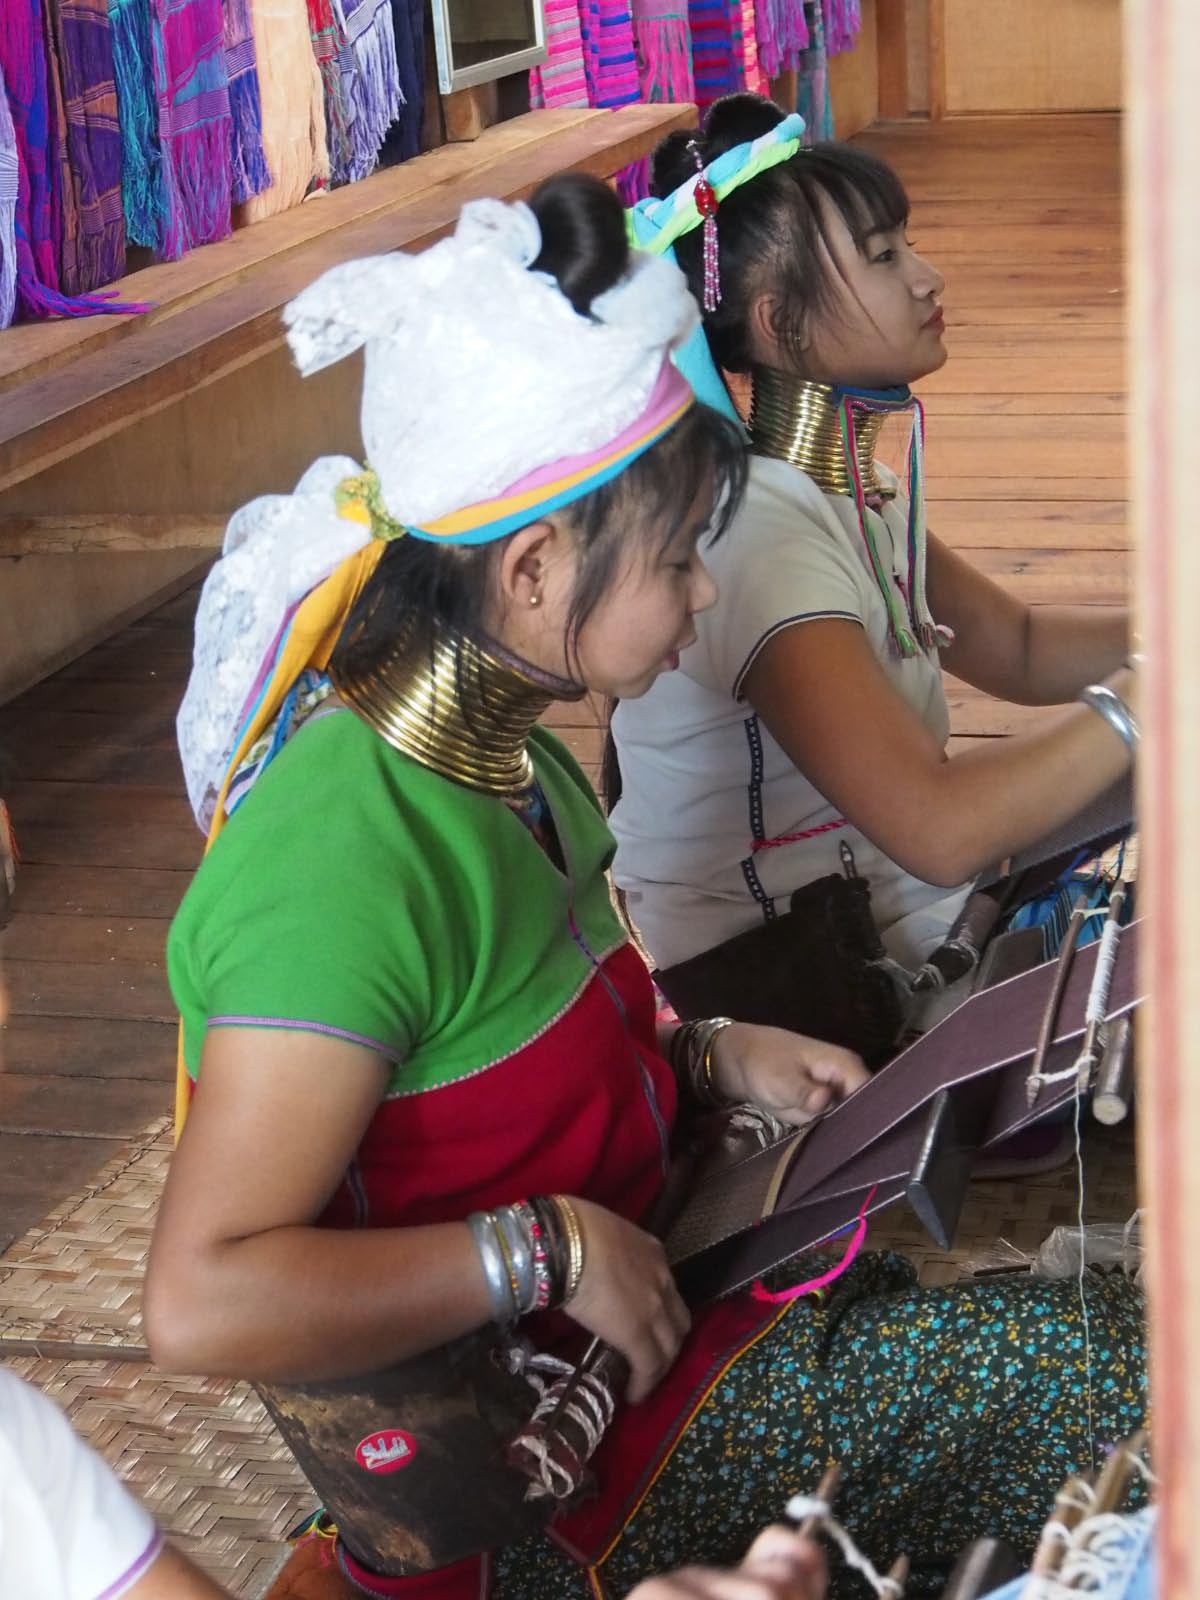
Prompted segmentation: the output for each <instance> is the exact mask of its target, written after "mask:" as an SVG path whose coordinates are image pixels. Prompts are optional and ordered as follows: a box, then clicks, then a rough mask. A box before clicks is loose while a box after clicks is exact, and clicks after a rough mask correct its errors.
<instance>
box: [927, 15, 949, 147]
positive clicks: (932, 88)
mask: <svg viewBox="0 0 1200 1600" xmlns="http://www.w3.org/2000/svg"><path fill="white" fill-rule="evenodd" d="M945 115H946V0H929V118H930V121H931V122H940V121H941V120H942V118H943V117H944V116H945Z"/></svg>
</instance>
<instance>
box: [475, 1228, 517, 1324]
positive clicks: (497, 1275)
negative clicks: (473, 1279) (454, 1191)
mask: <svg viewBox="0 0 1200 1600" xmlns="http://www.w3.org/2000/svg"><path fill="white" fill-rule="evenodd" d="M467 1227H468V1228H470V1230H471V1236H472V1238H473V1239H474V1240H475V1248H476V1249H477V1250H478V1251H479V1261H480V1264H481V1266H482V1267H483V1277H484V1282H485V1283H486V1284H487V1292H488V1301H489V1302H490V1304H491V1308H492V1321H493V1322H495V1323H496V1324H498V1326H499V1327H501V1328H511V1327H512V1325H513V1323H514V1322H515V1321H516V1320H517V1317H518V1316H519V1315H520V1308H519V1306H518V1304H517V1294H516V1290H515V1288H514V1283H513V1274H512V1273H511V1272H510V1271H509V1268H508V1264H507V1262H506V1261H505V1259H504V1252H503V1251H502V1250H501V1248H500V1238H499V1233H498V1227H499V1225H498V1223H497V1222H496V1216H495V1213H494V1212H492V1211H472V1213H471V1215H470V1216H469V1217H468V1218H467Z"/></svg>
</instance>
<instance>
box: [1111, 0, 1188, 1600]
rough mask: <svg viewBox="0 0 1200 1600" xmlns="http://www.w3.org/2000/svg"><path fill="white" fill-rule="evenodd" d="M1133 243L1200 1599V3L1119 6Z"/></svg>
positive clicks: (1160, 1189) (1148, 1185)
mask: <svg viewBox="0 0 1200 1600" xmlns="http://www.w3.org/2000/svg"><path fill="white" fill-rule="evenodd" d="M1125 18H1126V29H1125V46H1126V60H1127V73H1128V78H1127V87H1128V99H1129V116H1128V120H1127V134H1126V138H1127V150H1126V153H1127V184H1126V189H1127V194H1128V207H1129V214H1128V237H1129V241H1130V250H1131V263H1130V265H1131V292H1132V297H1131V328H1132V340H1131V346H1130V350H1131V358H1132V373H1131V378H1132V383H1131V394H1130V406H1129V427H1130V436H1131V440H1132V446H1133V464H1134V465H1133V474H1134V481H1133V491H1134V499H1133V504H1134V525H1135V534H1136V542H1137V578H1138V613H1139V625H1140V632H1141V638H1142V646H1143V649H1144V651H1145V654H1146V658H1147V659H1146V663H1145V667H1144V670H1143V672H1142V675H1141V686H1140V690H1139V693H1140V699H1141V716H1142V722H1143V726H1144V738H1143V742H1142V751H1141V759H1140V762H1139V773H1138V781H1139V790H1140V808H1141V819H1142V839H1141V853H1140V858H1139V894H1140V895H1141V897H1142V898H1141V908H1142V909H1143V910H1144V911H1145V912H1146V913H1147V915H1148V927H1147V931H1146V945H1145V947H1144V948H1145V954H1144V957H1143V959H1145V960H1146V961H1148V962H1149V964H1150V984H1149V989H1150V995H1151V1004H1150V1005H1149V1007H1147V1008H1146V1013H1145V1017H1144V1020H1143V1022H1142V1024H1141V1027H1140V1029H1139V1047H1138V1052H1137V1075H1138V1092H1139V1097H1140V1098H1139V1107H1140V1110H1141V1113H1142V1115H1141V1116H1140V1118H1139V1129H1138V1131H1139V1140H1140V1147H1141V1148H1140V1152H1139V1153H1140V1158H1141V1159H1140V1171H1141V1179H1142V1185H1143V1193H1144V1200H1145V1204H1146V1206H1147V1207H1148V1210H1149V1222H1150V1226H1149V1228H1148V1230H1147V1242H1148V1252H1149V1253H1148V1267H1149V1271H1148V1276H1149V1280H1150V1347H1151V1348H1150V1355H1151V1365H1150V1370H1151V1382H1152V1389H1153V1397H1154V1399H1153V1417H1154V1423H1153V1426H1154V1467H1155V1470H1156V1472H1157V1473H1158V1475H1159V1478H1160V1480H1161V1488H1160V1491H1159V1493H1160V1500H1161V1506H1162V1513H1161V1515H1162V1521H1161V1525H1160V1531H1161V1539H1160V1546H1159V1553H1160V1559H1161V1569H1160V1572H1159V1582H1158V1593H1159V1594H1160V1595H1161V1596H1163V1597H1164V1600H1194V1597H1195V1596H1196V1595H1197V1594H1200V1541H1198V1540H1197V1538H1196V1526H1195V1523H1196V1507H1197V1506H1200V1381H1198V1379H1200V1250H1197V1248H1196V1246H1197V1241H1198V1240H1200V1159H1198V1154H1197V1153H1198V1152H1200V1012H1198V1011H1197V1010H1196V1009H1195V1007H1196V983H1195V974H1196V970H1197V960H1198V957H1197V939H1196V918H1195V913H1194V898H1193V890H1192V887H1191V880H1190V869H1191V866H1192V864H1193V862H1194V859H1195V845H1196V819H1197V818H1198V817H1200V626H1198V624H1197V611H1198V608H1200V538H1197V534H1196V526H1195V524H1196V516H1195V475H1194V470H1193V466H1192V462H1193V457H1194V452H1195V448H1196V442H1195V419H1194V415H1193V412H1192V401H1193V386H1194V383H1195V373H1196V369H1197V365H1198V364H1200V296H1198V295H1197V285H1198V284H1200V211H1198V210H1197V206H1196V173H1197V172H1198V171H1200V119H1198V118H1197V116H1196V88H1195V85H1196V74H1197V70H1198V69H1200V8H1198V7H1197V5H1196V0H1137V3H1136V4H1133V3H1131V4H1127V5H1126V8H1125Z"/></svg>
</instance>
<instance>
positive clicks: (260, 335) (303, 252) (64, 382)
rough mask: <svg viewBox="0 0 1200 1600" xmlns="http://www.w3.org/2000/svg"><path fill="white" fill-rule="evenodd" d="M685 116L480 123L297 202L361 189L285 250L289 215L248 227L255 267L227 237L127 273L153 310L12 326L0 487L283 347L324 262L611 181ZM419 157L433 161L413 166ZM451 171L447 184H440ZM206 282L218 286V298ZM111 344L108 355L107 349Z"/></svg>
mask: <svg viewBox="0 0 1200 1600" xmlns="http://www.w3.org/2000/svg"><path fill="white" fill-rule="evenodd" d="M695 114H696V113H695V107H693V106H690V105H629V106H622V107H620V108H619V109H618V110H615V111H586V112H567V113H562V112H555V111H534V112H528V113H526V114H525V116H523V117H517V118H515V119H513V121H511V122H505V123H502V124H500V125H499V126H498V127H495V128H489V129H488V130H487V132H486V133H485V134H484V135H483V136H482V137H481V138H480V139H479V140H477V141H476V143H474V144H472V145H446V146H444V147H443V148H442V149H440V150H434V151H432V152H430V153H429V154H428V155H425V156H417V157H416V158H415V159H414V160H413V161H411V162H406V163H405V164H404V166H403V167H401V168H397V169H395V170H394V172H387V173H383V174H380V175H378V176H377V177H372V178H367V179H364V180H363V182H362V183H361V184H349V185H347V187H346V188H345V189H343V190H339V191H337V192H336V193H335V194H333V195H331V196H330V197H329V198H328V199H327V200H319V201H316V202H313V205H312V207H309V206H303V207H299V208H297V209H298V210H299V211H300V212H309V211H310V210H314V209H319V210H320V212H321V214H322V216H323V217H325V218H328V217H331V216H335V215H339V213H338V210H337V206H338V203H339V196H340V195H346V194H349V195H353V193H354V191H356V190H359V191H363V193H362V194H360V195H359V196H358V201H357V204H358V208H359V209H358V212H357V213H355V212H353V211H352V212H350V213H349V214H347V215H346V216H345V217H344V218H343V220H342V222H341V224H340V226H337V227H327V228H323V229H322V231H321V232H320V233H319V235H318V236H317V237H315V238H313V237H307V238H306V239H305V241H304V243H303V244H302V245H300V246H295V245H293V247H292V248H290V249H289V250H287V251H286V253H283V254H282V255H278V254H272V253H271V252H270V251H269V250H263V248H262V246H263V244H264V243H265V242H266V239H267V236H268V235H271V236H273V237H276V238H279V239H283V238H289V239H290V237H291V231H292V229H293V228H295V227H298V226H302V221H294V219H295V218H296V212H294V211H293V212H285V213H284V214H283V215H282V216H280V217H273V218H271V219H270V221H268V222H262V223H259V224H257V226H256V227H255V228H253V229H251V230H247V231H248V232H251V233H253V234H255V235H257V236H258V250H259V254H260V259H258V260H257V261H256V264H255V266H254V270H253V271H245V270H238V269H237V268H233V270H232V271H231V270H230V259H229V254H228V252H224V251H223V247H224V246H225V245H229V246H230V247H231V249H233V248H235V247H237V246H238V241H237V240H225V241H222V242H221V243H219V244H214V245H206V246H205V248H204V249H203V250H196V251H193V252H192V253H191V254H190V255H187V256H185V257H184V258H183V260H182V261H179V262H171V263H169V264H168V265H166V266H159V267H150V268H147V269H146V272H145V273H134V274H132V275H131V276H130V277H128V278H126V279H125V280H123V283H122V289H123V291H124V292H125V293H127V294H129V295H130V296H137V297H140V298H151V299H153V298H155V297H154V295H153V294H150V295H142V294H141V290H142V287H143V285H142V284H141V283H140V282H139V280H141V279H144V278H149V277H150V275H152V274H154V275H156V276H155V277H154V280H153V281H154V284H155V286H156V288H157V289H158V291H159V304H158V306H157V307H156V309H155V310H154V311H153V312H151V313H150V314H149V315H148V316H145V317H111V318H110V317H89V318H77V319H75V321H76V322H84V321H86V322H89V323H101V324H105V326H104V327H103V328H97V329H84V330H79V329H68V330H66V331H61V325H59V324H45V323H43V324H39V325H38V326H37V327H36V328H33V327H20V328H14V329H10V330H9V332H8V333H7V334H6V335H5V346H4V351H3V352H0V490H3V489H7V488H9V487H11V486H12V485H14V484H17V483H21V482H23V481H25V480H26V479H28V478H31V477H34V476H36V475H37V474H38V473H39V472H45V471H46V470H47V469H48V468H50V467H52V466H54V465H56V464H57V463H58V462H60V461H64V460H68V459H70V458H72V457H74V456H76V455H78V454H79V453H80V452H81V451H82V450H84V449H85V448H86V447H87V446H88V445H91V444H95V443H98V442H99V441H101V440H103V439H106V438H110V437H111V436H112V435H113V434H115V433H120V432H123V431H124V430H125V429H127V428H130V427H132V426H133V425H134V424H135V423H137V422H138V421H139V420H140V419H141V418H142V417H145V416H149V415H152V414H153V413H154V412H156V411H159V410H162V409H163V408H164V407H166V406H169V405H173V404H175V403H176V402H177V401H179V400H181V399H182V398H184V397H185V396H186V395H187V394H189V393H190V392H191V391H192V390H195V389H199V388H203V387H205V386H207V385H210V384H213V383H217V382H219V381H220V380H221V379H222V378H224V377H226V376H228V375H229V374H230V373H233V372H236V371H238V370H239V368H241V367H244V366H247V365H249V364H250V363H252V362H254V361H257V360H259V359H260V358H261V357H263V356H265V355H268V354H269V353H270V352H271V351H272V350H276V349H279V348H280V347H281V346H282V344H283V342H284V338H283V325H282V322H281V320H280V310H281V308H282V307H283V306H284V305H286V304H287V302H288V301H289V300H290V299H291V298H292V297H293V295H295V294H296V293H298V292H299V290H300V289H301V288H303V287H305V286H306V285H307V284H309V283H311V282H312V280H313V279H314V278H315V277H318V276H319V275H320V273H322V272H323V271H325V270H326V269H327V268H328V267H331V266H334V265H336V264H337V263H338V262H341V261H347V260H351V259H353V258H354V257H355V256H360V255H372V254H377V253H379V252H382V251H388V250H397V249H407V250H417V249H423V248H425V246H427V245H430V244H432V243H433V242H434V241H435V240H436V239H439V238H441V237H442V236H443V235H444V234H446V233H448V232H449V231H450V230H451V229H452V228H453V226H454V224H455V222H456V220H457V217H458V213H459V211H460V210H461V208H462V206H463V205H464V204H465V203H466V201H468V200H472V199H477V198H481V197H483V196H498V197H499V198H501V199H506V200H516V199H523V198H525V197H526V196H527V195H528V194H530V193H531V192H532V190H533V189H535V188H536V187H537V185H538V184H539V183H541V182H542V181H543V179H545V178H548V177H550V176H551V175H552V174H553V173H555V172H560V171H564V170H565V171H574V172H589V173H591V174H592V175H593V176H595V177H601V178H607V177H611V175H612V174H613V173H614V172H619V171H620V170H621V168H622V167H625V166H627V165H628V164H629V163H630V162H631V161H636V160H637V159H638V158H639V157H641V156H644V155H647V154H648V153H649V152H650V151H651V150H652V149H653V148H654V146H655V145H656V144H657V143H658V141H659V140H660V139H661V138H662V137H663V136H664V135H665V134H667V133H669V132H670V131H671V130H672V129H673V128H677V127H686V126H689V125H692V124H693V123H694V121H695ZM564 116H565V118H566V121H565V123H564V122H563V120H562V119H563V117H564ZM423 162H424V163H429V164H430V165H429V166H427V167H424V168H422V166H421V164H422V163H423ZM418 169H419V170H418ZM434 170H436V171H439V172H441V173H443V175H444V176H443V178H442V179H439V180H436V181H434V182H432V183H430V182H429V181H428V179H427V178H423V177H421V176H420V172H425V173H429V172H430V171H434ZM449 171H453V172H454V173H455V176H454V177H453V178H447V177H446V176H445V174H447V173H448V172H449ZM395 173H404V174H405V175H406V176H407V178H408V179H409V181H410V182H411V184H412V185H414V186H415V188H416V193H415V194H414V193H412V192H411V191H409V192H406V193H405V194H404V197H403V198H402V199H396V198H395V197H394V196H395V185H396V184H397V183H399V181H400V180H399V179H398V178H397V177H396V176H395ZM376 184H382V185H383V186H384V189H385V191H386V192H387V193H388V194H390V195H392V196H393V198H392V199H391V200H389V201H385V203H384V204H383V205H382V206H381V205H380V204H379V200H378V196H379V195H380V192H381V191H380V190H379V189H377V188H375V189H373V188H372V185H376ZM328 208H333V210H332V211H331V210H330V209H328ZM206 274H207V276H206ZM214 278H216V279H218V280H219V292H214V288H213V280H214ZM198 279H199V281H197V280H198ZM180 284H186V285H187V286H188V287H187V291H186V298H185V299H184V303H183V304H182V305H180V304H179V303H177V302H176V301H174V300H173V298H172V296H173V294H174V291H175V289H176V288H177V287H178V286H179V285H180ZM164 301H166V302H167V303H166V304H164V303H163V302H164ZM10 339H16V340H17V342H18V345H19V346H20V347H21V350H22V351H23V354H24V359H23V360H22V358H21V357H20V356H18V357H17V358H16V361H17V365H16V367H15V369H11V368H10V370H9V371H8V372H7V373H6V371H5V367H6V362H7V360H11V357H9V350H10V346H9V343H8V341H9V340H10ZM113 342H116V343H117V345H118V347H117V348H116V349H111V350H110V349H109V344H110V343H113ZM48 351H52V352H53V354H52V355H51V354H48V353H47V352H48ZM35 373H36V376H35V375H34V374H35ZM6 378H7V380H8V382H7V386H6V382H5V379H6Z"/></svg>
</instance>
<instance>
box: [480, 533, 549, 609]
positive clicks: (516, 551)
mask: <svg viewBox="0 0 1200 1600" xmlns="http://www.w3.org/2000/svg"><path fill="white" fill-rule="evenodd" d="M564 543H565V540H564V537H563V533H562V530H561V529H560V528H559V527H558V526H557V524H556V523H553V522H550V521H543V522H531V523H530V524H529V526H528V527H526V528H518V530H517V532H516V533H514V534H513V535H512V537H511V538H510V539H509V540H508V542H507V543H506V544H505V546H504V550H503V552H502V553H501V556H500V563H499V569H498V571H497V574H496V581H497V588H498V591H499V593H498V599H499V602H500V605H501V608H502V610H503V611H504V612H505V613H506V614H509V615H511V614H512V613H513V612H521V611H529V610H536V608H537V607H538V606H540V605H541V604H542V601H543V600H544V598H545V590H546V584H547V579H548V576H549V574H550V573H551V572H552V570H553V569H554V568H555V567H556V566H557V565H558V562H559V560H560V559H561V557H562V555H563V547H564Z"/></svg>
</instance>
